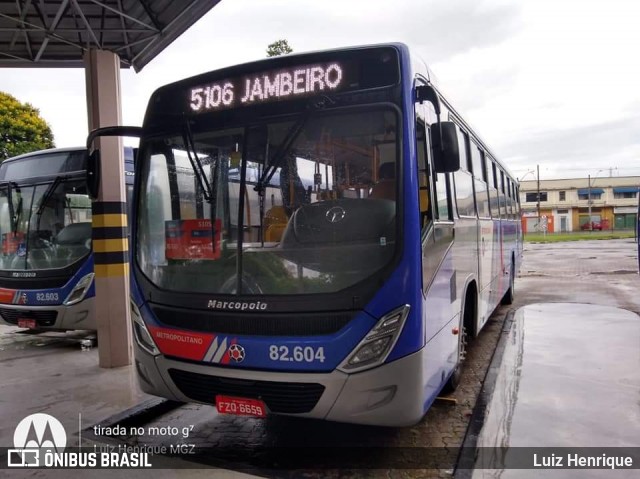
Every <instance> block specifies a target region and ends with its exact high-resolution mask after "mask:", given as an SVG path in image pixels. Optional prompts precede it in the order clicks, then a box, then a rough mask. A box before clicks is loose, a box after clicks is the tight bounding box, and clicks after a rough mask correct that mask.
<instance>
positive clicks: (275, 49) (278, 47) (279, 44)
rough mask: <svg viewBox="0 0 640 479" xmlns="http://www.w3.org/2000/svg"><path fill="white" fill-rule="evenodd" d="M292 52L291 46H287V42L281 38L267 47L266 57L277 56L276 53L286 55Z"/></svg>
mask: <svg viewBox="0 0 640 479" xmlns="http://www.w3.org/2000/svg"><path fill="white" fill-rule="evenodd" d="M291 52H293V48H291V47H290V46H289V42H288V41H286V40H284V39H282V40H276V41H275V42H273V43H272V44H270V45H269V46H268V47H267V56H268V57H277V56H278V55H286V54H287V53H291Z"/></svg>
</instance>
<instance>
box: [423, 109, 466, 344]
mask: <svg viewBox="0 0 640 479" xmlns="http://www.w3.org/2000/svg"><path fill="white" fill-rule="evenodd" d="M418 106H419V105H418ZM416 142H417V148H416V154H417V167H418V186H419V208H420V222H421V225H422V228H421V243H422V288H423V294H424V297H425V298H427V297H428V304H429V306H428V308H429V311H427V312H426V314H428V315H429V321H428V322H427V323H426V327H425V332H426V338H425V339H426V340H427V341H429V340H430V339H431V338H432V337H433V336H434V335H435V334H436V333H437V332H438V331H440V330H441V328H442V327H443V326H444V325H445V324H446V323H447V322H448V321H449V320H450V319H451V318H452V317H453V316H454V315H455V312H454V310H453V304H454V303H455V300H456V291H455V289H456V288H455V283H456V277H455V270H454V267H453V263H452V262H451V261H449V263H447V262H446V261H445V258H446V257H447V253H448V252H449V250H450V249H451V246H452V244H453V215H452V203H451V198H450V186H449V178H448V176H449V175H448V174H445V173H437V174H436V173H435V171H433V169H432V162H430V161H428V158H430V154H429V152H430V151H431V150H430V143H429V134H428V132H427V129H426V127H425V124H424V123H423V122H422V120H421V119H418V120H417V122H416ZM445 270H448V271H445ZM452 285H453V286H452Z"/></svg>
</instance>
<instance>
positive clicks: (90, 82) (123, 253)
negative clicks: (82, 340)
mask: <svg viewBox="0 0 640 479" xmlns="http://www.w3.org/2000/svg"><path fill="white" fill-rule="evenodd" d="M84 64H85V74H86V84H87V105H88V114H89V115H88V117H89V130H93V129H96V128H100V127H104V126H116V125H121V124H122V114H121V106H120V59H119V57H118V55H116V54H115V53H112V52H109V51H105V50H95V49H91V50H89V51H87V52H85V54H84ZM96 143H97V144H96V145H94V147H96V148H99V149H100V158H101V162H100V163H101V166H100V182H101V184H100V193H99V195H98V199H97V200H96V201H94V202H93V204H92V211H93V220H92V221H93V253H94V263H95V280H94V281H95V288H96V298H95V315H96V324H97V329H98V355H99V360H100V367H102V368H115V367H119V366H126V365H129V364H131V357H132V343H131V316H130V311H129V244H128V238H127V231H128V230H127V214H126V212H127V209H126V196H125V180H124V151H123V145H122V138H120V137H103V138H99V139H97V140H96Z"/></svg>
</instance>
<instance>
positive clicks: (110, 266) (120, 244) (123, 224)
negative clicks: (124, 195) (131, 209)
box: [92, 201, 129, 278]
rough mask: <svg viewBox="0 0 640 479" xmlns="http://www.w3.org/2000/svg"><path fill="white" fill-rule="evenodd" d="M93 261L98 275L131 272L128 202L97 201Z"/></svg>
mask: <svg viewBox="0 0 640 479" xmlns="http://www.w3.org/2000/svg"><path fill="white" fill-rule="evenodd" d="M92 213H93V262H94V265H95V266H94V271H95V274H96V278H109V277H114V276H126V275H128V274H129V240H128V230H127V205H126V203H124V202H119V201H94V202H93V205H92Z"/></svg>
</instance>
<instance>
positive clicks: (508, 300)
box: [500, 260, 516, 304]
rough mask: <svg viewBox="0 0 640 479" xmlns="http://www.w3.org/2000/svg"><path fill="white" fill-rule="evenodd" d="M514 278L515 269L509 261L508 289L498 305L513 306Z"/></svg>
mask: <svg viewBox="0 0 640 479" xmlns="http://www.w3.org/2000/svg"><path fill="white" fill-rule="evenodd" d="M515 276H516V267H515V265H514V264H513V260H511V271H510V272H509V289H508V290H507V292H506V293H504V296H503V297H502V301H500V304H513V300H514V296H515V285H514V283H515Z"/></svg>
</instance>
